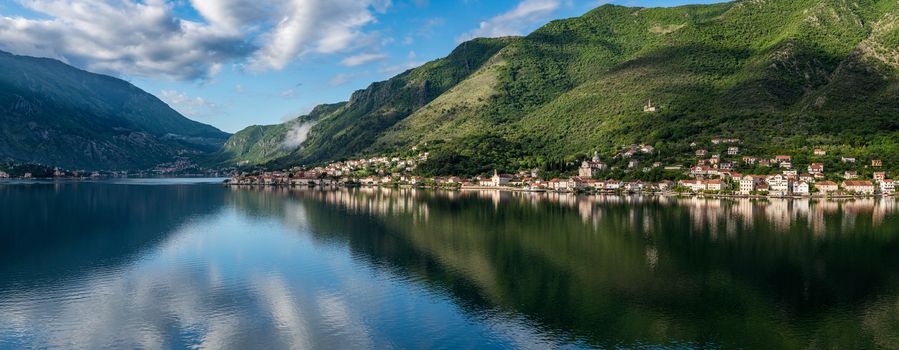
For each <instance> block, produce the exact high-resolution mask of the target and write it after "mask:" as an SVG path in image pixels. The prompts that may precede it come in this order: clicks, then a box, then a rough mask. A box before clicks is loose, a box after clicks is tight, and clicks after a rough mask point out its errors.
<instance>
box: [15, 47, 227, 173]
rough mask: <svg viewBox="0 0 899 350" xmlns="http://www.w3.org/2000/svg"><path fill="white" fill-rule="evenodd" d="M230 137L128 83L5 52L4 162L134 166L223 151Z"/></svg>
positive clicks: (45, 60)
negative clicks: (187, 116)
mask: <svg viewBox="0 0 899 350" xmlns="http://www.w3.org/2000/svg"><path fill="white" fill-rule="evenodd" d="M227 137H228V134H227V133H224V132H222V131H220V130H218V129H216V128H214V127H212V126H209V125H206V124H201V123H198V122H195V121H192V120H190V119H187V118H185V117H184V116H182V115H181V114H179V113H178V112H176V111H175V110H173V109H171V108H170V107H169V106H168V105H166V104H165V103H163V102H162V101H160V100H159V99H157V98H156V97H155V96H153V95H151V94H148V93H146V92H144V91H142V90H140V89H139V88H137V87H135V86H134V85H131V84H130V83H128V82H125V81H123V80H120V79H116V78H113V77H109V76H105V75H99V74H93V73H89V72H85V71H83V70H79V69H76V68H74V67H71V66H68V65H66V64H64V63H62V62H59V61H56V60H51V59H43V58H34V57H25V56H16V55H12V54H9V53H5V52H0V159H8V160H14V161H21V162H35V163H43V164H48V165H54V166H63V167H68V168H85V169H136V168H146V167H151V166H153V165H156V164H159V163H163V162H168V161H171V160H172V159H173V158H174V157H176V156H191V155H202V154H205V153H208V152H214V151H217V150H218V149H220V148H221V146H222V144H223V143H224V141H225V140H226V139H227Z"/></svg>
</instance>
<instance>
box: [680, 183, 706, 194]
mask: <svg viewBox="0 0 899 350" xmlns="http://www.w3.org/2000/svg"><path fill="white" fill-rule="evenodd" d="M679 184H680V185H681V186H684V187H686V188H689V189H690V191H693V192H699V191H705V189H706V183H705V181H702V180H681V181H680V182H679Z"/></svg>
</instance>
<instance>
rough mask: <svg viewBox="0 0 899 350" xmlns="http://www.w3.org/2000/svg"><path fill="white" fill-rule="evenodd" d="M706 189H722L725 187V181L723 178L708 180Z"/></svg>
mask: <svg viewBox="0 0 899 350" xmlns="http://www.w3.org/2000/svg"><path fill="white" fill-rule="evenodd" d="M705 189H706V190H707V191H721V190H722V189H724V183H723V182H722V181H721V180H707V181H705Z"/></svg>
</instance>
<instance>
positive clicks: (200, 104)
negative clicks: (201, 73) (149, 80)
mask: <svg viewBox="0 0 899 350" xmlns="http://www.w3.org/2000/svg"><path fill="white" fill-rule="evenodd" d="M159 99H160V100H162V101H163V102H165V103H167V104H168V105H169V107H172V108H173V109H175V110H177V111H178V112H181V114H184V115H186V116H188V117H192V118H206V117H210V116H213V114H214V113H215V112H216V111H217V109H218V106H217V105H216V104H215V103H212V102H209V101H206V100H205V99H203V98H202V97H190V96H187V94H185V93H183V92H179V91H175V90H162V91H160V92H159Z"/></svg>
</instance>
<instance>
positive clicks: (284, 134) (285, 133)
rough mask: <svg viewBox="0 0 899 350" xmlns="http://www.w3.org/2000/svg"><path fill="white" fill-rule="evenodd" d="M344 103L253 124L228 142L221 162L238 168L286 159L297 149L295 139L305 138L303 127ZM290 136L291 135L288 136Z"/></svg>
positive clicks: (221, 155) (297, 144) (221, 154)
mask: <svg viewBox="0 0 899 350" xmlns="http://www.w3.org/2000/svg"><path fill="white" fill-rule="evenodd" d="M345 104H346V103H345V102H341V103H334V104H325V105H319V106H316V107H315V108H313V109H312V111H311V112H309V114H306V115H303V116H301V117H298V118H296V119H293V120H291V121H289V122H287V123H283V124H277V125H253V126H250V127H247V128H245V129H243V130H241V131H239V132H237V133H236V134H234V135H231V137H230V138H229V139H228V141H227V142H225V146H224V147H223V149H222V152H220V154H219V155H218V157H217V158H218V159H220V161H221V162H223V163H226V162H235V163H237V164H242V165H256V164H260V163H264V162H268V161H271V160H273V159H277V158H280V157H284V156H287V155H288V154H290V152H291V151H293V149H295V148H296V147H298V146H299V144H300V143H301V142H298V141H299V140H291V139H292V138H293V139H296V138H299V137H305V135H300V134H304V131H305V128H309V127H311V126H312V125H314V124H315V123H316V122H317V121H318V120H319V119H321V118H323V117H325V116H328V115H330V114H331V113H334V111H336V110H338V109H340V108H341V107H343V106H344V105H345ZM291 133H293V134H291Z"/></svg>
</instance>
